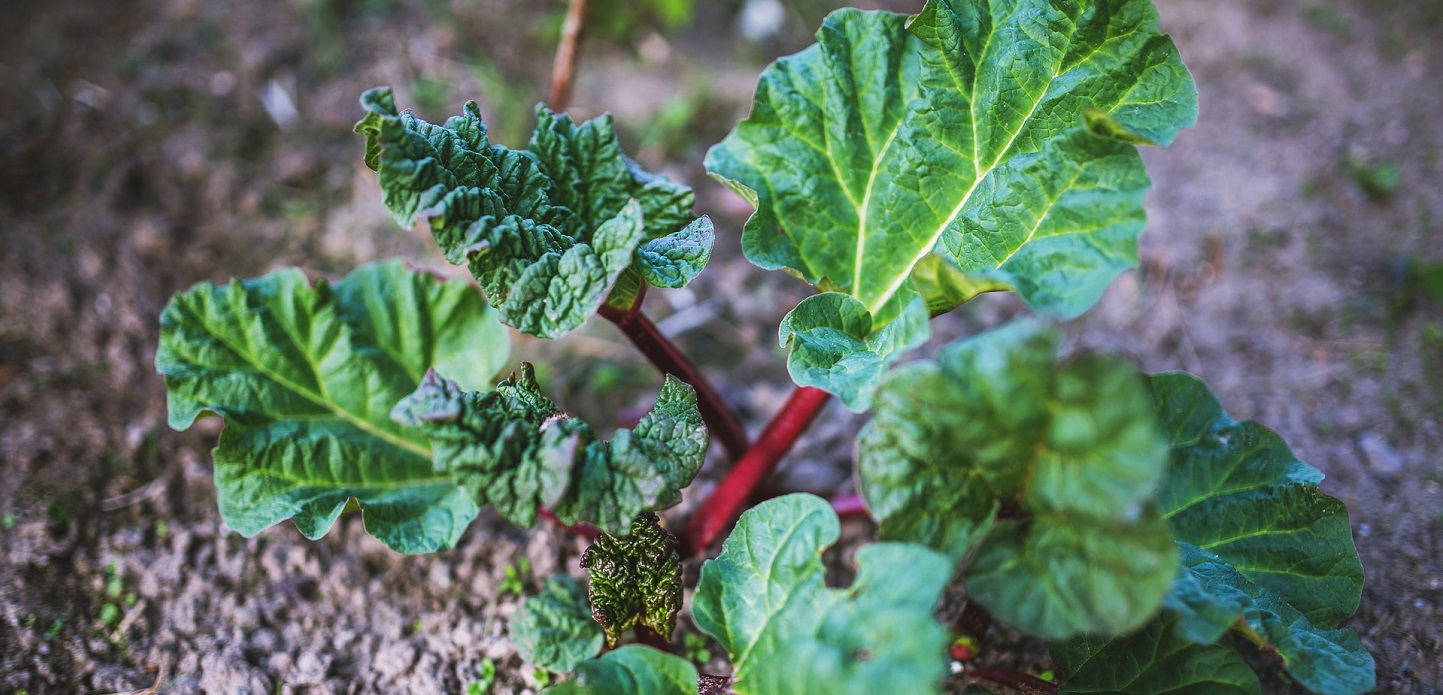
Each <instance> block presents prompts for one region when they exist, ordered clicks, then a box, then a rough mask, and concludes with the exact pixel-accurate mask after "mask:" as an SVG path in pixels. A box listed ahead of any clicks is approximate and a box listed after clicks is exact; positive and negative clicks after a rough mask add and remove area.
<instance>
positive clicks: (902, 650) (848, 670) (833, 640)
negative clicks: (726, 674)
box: [692, 494, 952, 695]
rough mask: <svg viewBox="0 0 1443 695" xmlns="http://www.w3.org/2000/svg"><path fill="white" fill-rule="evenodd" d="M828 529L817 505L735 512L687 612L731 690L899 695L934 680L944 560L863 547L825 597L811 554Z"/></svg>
mask: <svg viewBox="0 0 1443 695" xmlns="http://www.w3.org/2000/svg"><path fill="white" fill-rule="evenodd" d="M839 533H840V527H839V524H838V521H837V516H836V514H835V513H833V512H832V509H831V506H830V505H829V504H827V502H826V501H825V500H822V499H820V498H818V497H815V496H812V495H805V494H793V495H787V496H785V497H780V498H776V499H773V500H769V501H767V502H764V503H762V504H760V505H757V506H756V507H754V508H752V509H750V510H748V511H747V512H746V513H744V514H742V517H741V519H740V520H739V521H738V522H737V525H736V528H735V529H734V530H733V531H732V534H731V536H730V537H728V538H727V540H726V542H725V544H724V545H723V546H722V552H721V555H719V556H718V557H717V558H716V559H714V560H709V561H707V562H706V563H705V564H704V565H702V571H701V582H700V583H699V584H698V585H697V591H696V595H695V596H694V597H693V602H692V616H693V618H694V619H695V620H696V624H697V627H699V628H700V629H701V630H702V631H703V632H706V633H707V634H709V635H711V636H713V637H715V638H716V639H717V641H718V642H720V643H721V645H722V647H723V648H724V649H726V650H727V652H728V653H729V654H730V655H731V660H732V665H733V677H734V678H735V680H736V683H735V685H734V688H735V690H736V692H738V693H742V695H754V694H760V693H768V694H771V693H811V692H827V693H859V694H860V693H868V694H870V695H884V694H886V693H908V694H910V693H918V692H929V691H931V690H933V689H935V688H936V686H937V684H938V683H939V682H940V680H941V678H942V677H943V676H944V675H945V673H946V668H945V658H944V650H945V647H946V640H947V637H946V632H945V631H944V630H943V629H942V626H941V625H939V624H938V623H937V621H936V620H935V619H934V618H933V617H932V609H933V607H934V606H935V604H936V602H937V600H938V599H939V597H940V596H941V593H942V590H943V588H944V587H945V586H946V584H947V581H948V580H949V578H950V577H951V575H952V563H951V561H949V560H948V559H947V558H946V557H944V556H942V555H939V554H937V553H934V552H932V551H930V550H927V549H925V548H922V547H920V546H916V545H911V544H900V543H878V544H873V545H868V546H864V547H862V548H861V549H859V550H858V551H857V554H856V562H857V578H856V579H855V580H854V581H853V583H852V586H851V587H850V588H847V589H830V588H827V586H826V584H825V581H824V580H825V575H826V567H825V565H824V564H823V562H822V552H823V550H825V548H826V547H827V546H828V545H831V544H832V543H834V542H836V540H837V538H838V536H839ZM898 568H906V571H905V572H898V571H897V569H898Z"/></svg>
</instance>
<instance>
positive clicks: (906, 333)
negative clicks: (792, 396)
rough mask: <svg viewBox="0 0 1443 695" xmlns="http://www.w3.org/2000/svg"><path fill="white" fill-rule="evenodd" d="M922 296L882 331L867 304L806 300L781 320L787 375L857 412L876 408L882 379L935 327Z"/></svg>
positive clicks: (833, 297)
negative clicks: (874, 395) (874, 325)
mask: <svg viewBox="0 0 1443 695" xmlns="http://www.w3.org/2000/svg"><path fill="white" fill-rule="evenodd" d="M927 319H928V315H927V307H926V304H925V303H924V302H923V301H922V299H921V298H920V297H918V298H917V299H914V300H913V301H912V302H911V303H909V304H908V305H907V308H906V309H905V310H903V313H902V316H901V317H899V318H898V319H897V320H895V321H892V322H891V323H889V324H887V325H886V326H885V327H883V328H881V329H879V330H873V329H872V314H871V313H870V312H868V311H867V308H866V307H864V306H862V303H861V302H859V301H857V300H856V299H854V298H852V297H850V296H848V295H845V294H842V293H840V292H825V293H822V294H818V295H814V296H811V297H807V298H806V299H804V300H802V302H801V303H800V304H798V305H797V306H796V308H795V309H792V311H791V312H790V313H788V314H787V315H786V317H785V318H783V319H782V323H781V326H780V328H779V329H778V340H779V341H780V342H781V345H782V347H790V348H791V352H790V354H788V355H787V371H788V372H790V373H791V375H792V380H793V381H795V382H796V383H797V384H798V385H800V386H814V387H817V388H820V389H824V390H826V391H827V392H829V393H832V394H835V395H836V396H837V397H838V398H839V399H840V400H841V401H842V403H843V404H844V405H846V406H847V407H848V408H850V409H852V410H853V411H856V412H862V411H865V410H866V409H867V408H869V407H871V403H872V393H873V391H874V390H875V388H876V384H877V383H878V382H879V381H881V379H882V376H883V375H885V374H886V373H887V370H888V369H889V368H891V366H892V363H894V362H896V361H897V359H898V358H900V357H901V356H902V355H903V354H905V353H906V352H908V351H909V350H912V349H913V348H915V347H917V346H919V345H921V344H923V343H925V342H927V338H928V337H929V336H930V335H931V327H930V326H929V325H928V323H927Z"/></svg>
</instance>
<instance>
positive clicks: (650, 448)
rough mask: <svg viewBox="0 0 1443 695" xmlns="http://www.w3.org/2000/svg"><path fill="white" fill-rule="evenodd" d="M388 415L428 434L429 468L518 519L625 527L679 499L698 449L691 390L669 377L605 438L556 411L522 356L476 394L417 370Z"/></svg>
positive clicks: (701, 433) (700, 434) (611, 529)
mask: <svg viewBox="0 0 1443 695" xmlns="http://www.w3.org/2000/svg"><path fill="white" fill-rule="evenodd" d="M392 417H394V418H395V419H396V420H397V421H398V422H402V423H405V424H408V425H412V426H414V427H417V428H419V429H420V431H421V432H422V433H424V434H425V436H426V437H428V438H429V439H430V440H431V442H432V445H433V446H434V448H435V455H434V457H435V465H436V469H437V470H439V471H445V472H447V473H449V474H450V475H451V476H452V477H453V478H454V479H455V481H456V482H457V483H459V484H460V485H461V487H462V488H464V489H465V490H466V491H467V492H469V493H470V495H471V497H472V499H474V501H475V502H476V503H477V504H488V503H489V504H491V505H492V506H494V507H496V510H497V511H499V512H500V513H501V515H502V516H505V517H506V518H507V519H509V520H511V521H512V522H513V523H515V524H517V525H519V526H530V525H531V524H532V522H534V521H535V520H536V509H537V507H542V506H545V507H550V508H551V509H552V510H553V511H554V512H555V513H556V516H557V517H558V518H560V519H561V520H562V521H565V522H566V523H568V524H576V523H589V524H593V525H595V526H596V527H597V528H600V529H601V530H603V531H605V532H607V533H610V534H612V535H617V536H620V535H626V534H627V533H629V532H630V529H631V523H632V519H634V518H635V517H636V516H637V515H638V514H641V513H642V512H648V511H655V510H658V509H665V508H666V507H670V506H672V505H675V504H676V503H678V502H680V501H681V489H682V488H684V487H686V486H687V485H689V484H690V483H691V479H692V478H693V477H695V476H696V473H697V471H698V470H700V469H701V464H702V461H703V460H704V459H705V457H706V446H707V434H706V427H705V426H704V425H703V424H702V419H701V413H700V411H698V410H697V406H696V392H695V391H694V390H692V387H691V386H688V385H687V384H686V383H684V382H682V381H679V380H677V379H676V378H674V377H671V376H668V377H667V378H666V384H665V385H664V386H662V390H661V394H660V395H659V396H657V399H656V405H655V406H653V407H652V409H651V411H650V412H648V413H647V414H646V415H644V416H643V417H642V418H641V421H640V422H638V423H637V425H636V427H634V428H632V429H630V430H627V429H620V430H617V431H616V433H615V434H614V435H613V436H612V438H611V441H610V442H606V441H601V440H599V439H597V437H596V435H595V433H594V432H593V431H592V429H591V426H590V425H588V424H586V423H585V422H583V421H581V420H577V419H575V418H571V417H568V416H567V415H565V414H564V413H562V412H560V411H559V410H558V409H557V408H556V405H555V404H554V403H552V402H551V400H550V399H549V398H547V397H546V395H545V394H543V393H542V392H541V387H540V385H539V384H537V383H536V375H535V372H534V371H533V370H532V368H531V365H529V364H525V363H523V364H522V368H521V374H520V375H519V376H518V375H514V374H513V375H512V376H511V378H509V379H507V380H506V381H503V382H502V383H501V384H499V385H497V387H496V389H495V390H494V391H487V392H484V393H480V392H474V391H466V390H464V389H462V388H461V387H460V386H459V385H457V384H456V383H455V382H451V381H448V380H446V379H444V378H442V377H441V376H440V375H439V374H437V373H436V372H435V371H434V370H433V371H431V372H427V374H426V376H425V378H424V379H423V380H422V382H421V385H420V387H418V388H417V389H416V390H415V392H414V393H412V394H411V395H409V396H406V398H405V399H404V400H402V401H401V402H400V403H399V404H398V405H397V406H396V408H395V410H394V412H393V413H392Z"/></svg>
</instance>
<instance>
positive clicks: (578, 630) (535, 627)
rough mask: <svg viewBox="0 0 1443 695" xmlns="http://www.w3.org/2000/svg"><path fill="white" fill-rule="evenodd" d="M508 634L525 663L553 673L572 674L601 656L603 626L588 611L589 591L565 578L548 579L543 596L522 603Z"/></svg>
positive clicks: (563, 576)
mask: <svg viewBox="0 0 1443 695" xmlns="http://www.w3.org/2000/svg"><path fill="white" fill-rule="evenodd" d="M509 631H510V633H511V643H512V644H514V645H516V652H517V653H518V654H520V655H521V658H522V659H525V660H526V662H527V663H530V664H535V665H537V666H540V667H542V668H545V669H548V670H551V671H560V672H562V673H570V672H571V670H572V669H574V668H576V665H577V664H579V663H581V662H583V661H585V660H587V659H590V658H592V657H594V656H596V655H597V654H598V653H600V652H601V646H602V631H601V626H600V625H597V624H596V621H595V620H593V619H592V618H591V611H589V610H588V609H587V605H586V590H585V589H583V588H581V583H580V582H578V581H576V579H575V578H574V577H569V576H567V575H564V574H562V575H557V576H555V577H551V578H550V579H547V580H546V582H545V583H544V584H542V585H541V593H540V594H537V595H535V596H532V597H530V598H527V599H526V600H525V601H522V602H521V608H520V609H519V610H517V611H516V615H514V616H512V618H511V623H510V628H509Z"/></svg>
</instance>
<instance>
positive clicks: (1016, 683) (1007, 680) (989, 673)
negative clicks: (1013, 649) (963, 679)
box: [966, 666, 1059, 695]
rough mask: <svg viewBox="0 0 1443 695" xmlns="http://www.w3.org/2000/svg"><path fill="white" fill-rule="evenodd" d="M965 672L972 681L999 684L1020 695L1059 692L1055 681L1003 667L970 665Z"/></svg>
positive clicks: (1046, 694) (1043, 694)
mask: <svg viewBox="0 0 1443 695" xmlns="http://www.w3.org/2000/svg"><path fill="white" fill-rule="evenodd" d="M966 674H967V677H968V678H970V679H972V681H973V682H976V683H979V684H987V685H994V686H1001V687H1003V688H1006V689H1007V690H1006V692H1008V693H1020V694H1021V695H1053V693H1057V692H1059V689H1058V687H1057V684H1056V683H1050V682H1048V681H1045V680H1042V679H1041V678H1036V677H1033V676H1029V675H1027V674H1025V673H1021V672H1019V671H1012V670H1008V669H1005V668H993V667H991V666H972V667H970V668H968V669H967V671H966Z"/></svg>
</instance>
